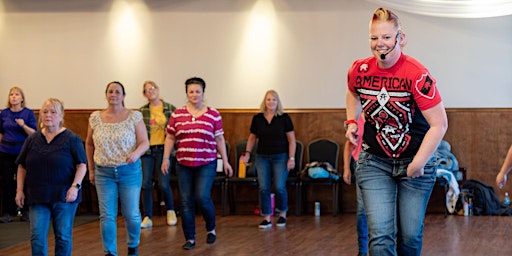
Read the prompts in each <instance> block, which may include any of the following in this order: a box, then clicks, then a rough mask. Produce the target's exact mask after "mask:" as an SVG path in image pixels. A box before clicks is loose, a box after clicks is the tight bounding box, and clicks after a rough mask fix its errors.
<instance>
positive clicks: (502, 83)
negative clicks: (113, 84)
mask: <svg viewBox="0 0 512 256" xmlns="http://www.w3.org/2000/svg"><path fill="white" fill-rule="evenodd" d="M130 2H131V3H132V5H131V7H130V8H133V9H124V8H126V5H123V4H121V3H120V1H112V0H101V1H100V0H91V1H60V0H46V1H44V4H43V3H42V2H41V1H36V0H23V1H18V0H4V1H3V2H2V3H3V6H2V5H1V4H0V100H1V99H2V96H1V95H6V94H7V91H8V89H9V88H10V87H11V86H13V85H18V86H21V87H22V88H24V89H25V91H26V94H27V98H28V103H29V106H30V107H32V108H39V107H40V104H41V103H42V102H43V100H44V99H46V98H48V97H50V96H51V97H58V98H61V99H63V100H64V101H65V103H66V107H67V108H68V109H95V108H102V107H103V106H104V105H105V101H104V89H105V85H106V84H107V82H109V81H111V80H119V81H121V82H123V83H124V84H125V85H126V87H127V93H128V96H127V99H126V103H127V106H129V107H133V108H135V107H138V106H139V105H141V104H142V103H143V101H144V99H143V97H142V95H141V89H140V88H141V84H142V82H143V81H144V80H147V79H152V80H155V81H156V82H157V83H158V84H160V85H161V87H162V96H163V98H165V99H166V100H168V101H171V102H173V103H175V104H176V105H182V104H183V103H184V102H185V97H184V90H183V89H184V88H183V81H184V80H185V79H186V78H188V77H190V76H194V75H198V76H202V77H204V78H205V79H206V81H207V89H206V97H207V100H208V104H209V105H211V106H215V107H217V108H256V107H257V106H258V104H259V102H260V100H261V97H262V95H263V92H264V91H266V90H267V89H269V88H274V89H276V90H278V92H280V94H281V97H282V100H283V102H284V103H285V107H287V108H344V107H345V99H344V93H345V77H346V71H347V69H348V67H349V66H350V64H351V63H352V61H353V60H354V59H356V58H361V57H366V56H368V55H369V54H370V51H369V49H368V41H367V37H368V31H367V28H368V20H369V18H370V14H371V12H372V11H373V10H374V9H375V8H376V7H377V6H374V5H373V4H370V3H368V2H366V1H353V0H316V1H306V0H274V1H270V0H260V1H256V0H241V1H228V0H196V1H157V0H147V1H139V3H141V2H144V3H147V5H145V6H144V5H141V4H136V3H137V1H136V0H131V1H130ZM133 3H135V4H133ZM2 9H3V12H2ZM130 10H131V11H133V12H132V13H131V12H130ZM398 14H399V15H400V17H401V18H402V22H403V25H404V30H405V32H406V34H407V36H408V41H409V44H408V46H407V47H406V48H405V51H406V53H409V54H411V55H412V56H414V57H416V58H417V59H419V60H420V61H422V62H423V63H424V64H425V65H426V66H427V67H428V68H429V69H430V71H431V72H432V74H433V75H434V77H436V78H437V81H438V87H439V89H440V91H441V93H442V95H443V98H444V101H445V105H446V106H447V107H469V108H474V107H484V108H493V107H498V108H500V107H505V108H506V107H511V106H512V76H511V75H510V70H512V58H510V56H512V34H511V33H510V31H512V16H506V17H498V18H484V19H451V18H436V17H427V16H421V15H416V14H409V13H405V12H398ZM127 17H132V19H130V18H127ZM121 21H125V23H122V22H121ZM123 24H124V25H126V26H125V27H123V26H122V25H123ZM5 98H6V97H5Z"/></svg>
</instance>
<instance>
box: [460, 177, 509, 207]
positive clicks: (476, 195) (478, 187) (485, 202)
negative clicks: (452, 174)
mask: <svg viewBox="0 0 512 256" xmlns="http://www.w3.org/2000/svg"><path fill="white" fill-rule="evenodd" d="M462 189H463V190H466V191H468V192H469V193H470V194H471V196H470V197H472V198H473V215H506V214H503V209H504V208H506V206H504V205H502V204H501V201H500V199H499V198H498V196H497V195H496V193H494V189H493V187H491V186H489V185H487V184H485V183H483V182H481V181H478V180H467V181H465V182H464V183H463V184H462Z"/></svg>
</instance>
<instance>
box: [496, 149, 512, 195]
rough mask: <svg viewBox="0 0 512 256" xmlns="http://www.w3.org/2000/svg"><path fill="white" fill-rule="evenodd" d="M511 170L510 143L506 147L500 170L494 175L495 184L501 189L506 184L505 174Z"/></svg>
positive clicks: (511, 154) (511, 151) (511, 150)
mask: <svg viewBox="0 0 512 256" xmlns="http://www.w3.org/2000/svg"><path fill="white" fill-rule="evenodd" d="M511 170H512V145H510V148H509V149H508V153H507V156H506V157H505V162H503V165H502V166H501V170H500V172H499V173H498V176H496V185H498V187H499V188H500V189H501V188H503V186H505V184H507V174H508V173H509V172H510V171H511Z"/></svg>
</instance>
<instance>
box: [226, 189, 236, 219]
mask: <svg viewBox="0 0 512 256" xmlns="http://www.w3.org/2000/svg"><path fill="white" fill-rule="evenodd" d="M234 189H235V186H234V185H233V184H228V189H227V190H228V196H229V212H230V213H231V214H233V213H235V212H236V206H235V193H234V191H233V190H234Z"/></svg>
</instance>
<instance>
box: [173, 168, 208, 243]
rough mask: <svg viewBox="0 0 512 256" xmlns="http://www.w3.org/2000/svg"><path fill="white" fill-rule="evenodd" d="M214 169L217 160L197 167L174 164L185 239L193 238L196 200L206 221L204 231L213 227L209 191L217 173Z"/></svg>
mask: <svg viewBox="0 0 512 256" xmlns="http://www.w3.org/2000/svg"><path fill="white" fill-rule="evenodd" d="M216 169H217V161H212V162H210V163H209V164H205V165H201V166H197V167H189V166H184V165H181V164H179V163H178V164H177V165H176V174H177V175H178V186H179V188H180V198H181V208H180V210H181V226H182V227H183V233H184V234H185V240H195V235H196V218H195V212H196V211H195V203H196V201H197V203H198V204H199V207H201V212H202V214H203V219H204V221H205V222H206V231H212V230H214V229H215V206H214V205H213V201H212V197H211V192H212V186H213V180H214V179H215V176H216V175H217V172H216Z"/></svg>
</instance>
